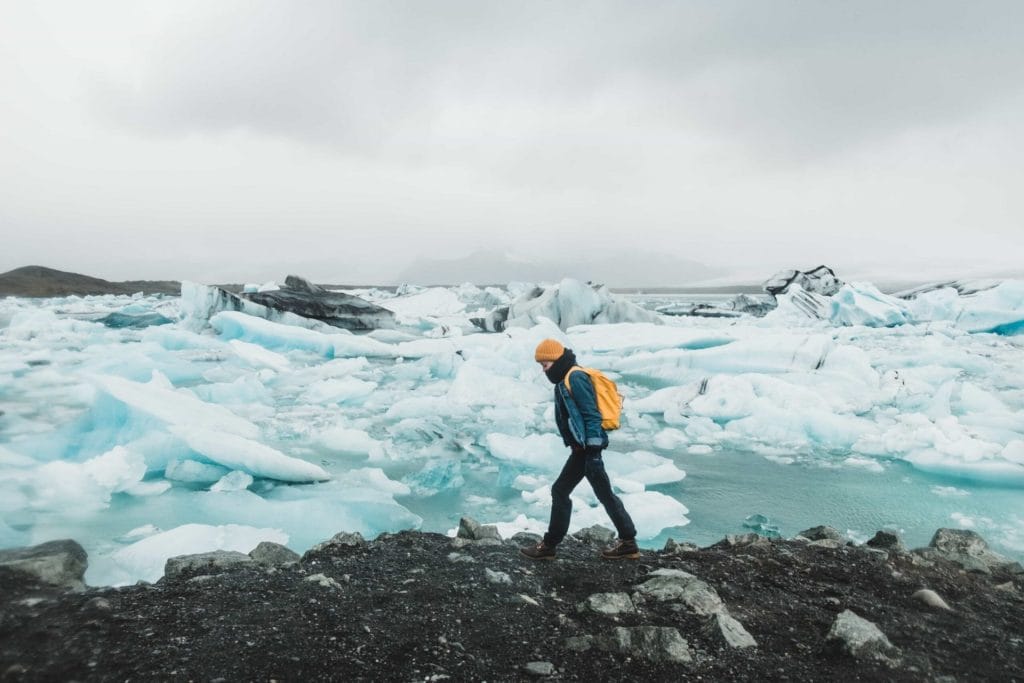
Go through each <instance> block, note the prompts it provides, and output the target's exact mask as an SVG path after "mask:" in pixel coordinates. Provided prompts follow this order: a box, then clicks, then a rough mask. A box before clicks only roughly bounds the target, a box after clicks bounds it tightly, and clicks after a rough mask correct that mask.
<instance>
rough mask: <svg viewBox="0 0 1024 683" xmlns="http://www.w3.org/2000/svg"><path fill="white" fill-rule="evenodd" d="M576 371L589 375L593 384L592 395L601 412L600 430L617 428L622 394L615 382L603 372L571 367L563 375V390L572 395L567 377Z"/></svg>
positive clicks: (608, 430)
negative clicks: (594, 396) (595, 397)
mask: <svg viewBox="0 0 1024 683" xmlns="http://www.w3.org/2000/svg"><path fill="white" fill-rule="evenodd" d="M577 370H582V371H583V372H585V373H587V374H588V375H590V381H591V382H593V384H594V394H595V395H596V396H597V409H598V410H599V411H600V412H601V429H603V430H605V431H606V432H610V431H611V430H613V429H618V428H619V417H620V416H621V415H622V394H620V393H619V388H618V387H617V386H616V385H615V382H613V381H612V380H610V379H609V378H608V377H607V376H606V375H605V374H604V373H603V372H601V371H600V370H597V369H595V368H584V367H581V366H579V365H576V366H573V367H572V368H570V369H569V372H567V373H565V388H566V389H568V390H569V393H570V394H571V393H572V387H571V386H569V376H570V375H572V373H574V372H576V371H577Z"/></svg>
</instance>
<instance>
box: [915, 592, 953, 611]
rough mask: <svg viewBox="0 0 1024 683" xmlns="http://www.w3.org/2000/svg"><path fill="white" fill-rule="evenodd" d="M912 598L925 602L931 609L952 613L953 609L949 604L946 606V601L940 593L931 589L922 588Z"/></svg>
mask: <svg viewBox="0 0 1024 683" xmlns="http://www.w3.org/2000/svg"><path fill="white" fill-rule="evenodd" d="M911 597H912V598H914V599H915V600H918V601H920V602H923V603H924V604H926V605H928V606H929V607H934V608H936V609H944V610H948V611H952V608H951V607H950V606H949V605H948V604H946V601H945V600H943V599H942V597H941V596H940V595H939V594H938V593H936V592H935V591H933V590H931V589H930V588H922V589H921V590H919V591H917V592H916V593H914V594H913V595H912V596H911Z"/></svg>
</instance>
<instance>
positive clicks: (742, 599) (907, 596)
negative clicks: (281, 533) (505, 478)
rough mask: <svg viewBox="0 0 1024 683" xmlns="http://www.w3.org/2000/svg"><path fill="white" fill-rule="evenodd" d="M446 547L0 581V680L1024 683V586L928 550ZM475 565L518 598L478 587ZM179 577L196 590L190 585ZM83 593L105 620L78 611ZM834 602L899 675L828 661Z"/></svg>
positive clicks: (833, 648) (332, 550)
mask: <svg viewBox="0 0 1024 683" xmlns="http://www.w3.org/2000/svg"><path fill="white" fill-rule="evenodd" d="M451 541H452V539H451V538H449V537H447V536H445V535H443V534H434V533H420V532H412V531H405V532H397V533H393V534H382V535H381V536H379V537H377V538H376V539H375V540H374V541H372V542H371V543H370V544H369V545H368V546H366V547H355V548H354V547H352V546H346V545H329V544H328V545H326V546H325V547H324V548H323V550H322V551H320V552H319V553H317V554H316V556H315V557H313V558H311V560H310V561H309V562H308V563H306V564H303V565H301V566H299V567H294V568H292V569H290V570H283V571H273V568H270V570H268V568H266V567H264V566H262V565H259V564H257V563H256V562H250V563H248V564H244V565H239V566H238V567H237V568H235V569H233V570H232V571H229V572H219V573H213V572H211V571H209V570H207V569H202V570H199V571H197V572H195V573H194V574H188V573H186V574H183V575H182V577H181V579H178V580H164V581H161V582H160V583H159V584H157V585H138V586H123V587H119V588H116V589H108V590H95V589H92V590H90V591H89V592H88V593H86V594H85V595H81V594H77V593H69V592H66V591H63V590H61V589H59V588H57V587H53V586H47V585H44V584H40V583H39V582H37V581H34V580H28V579H24V578H21V576H22V575H15V574H14V573H13V572H11V571H9V570H3V571H0V677H2V674H3V673H4V672H5V671H8V670H11V671H12V672H13V673H11V674H9V677H13V678H15V679H16V680H17V679H28V680H40V681H50V680H83V681H84V680H111V681H113V680H128V679H131V680H178V679H181V680H204V681H208V680H215V679H218V678H221V679H226V680H269V679H277V680H282V679H285V680H292V679H294V680H321V679H323V678H325V676H326V677H328V678H331V679H332V680H333V679H337V680H353V681H355V680H388V681H392V680H394V681H413V680H417V681H422V680H426V679H434V680H446V679H445V678H444V677H445V676H448V677H450V680H489V681H496V680H506V679H508V680H513V679H526V678H528V674H527V673H526V671H525V669H524V666H525V665H526V664H527V663H529V662H541V661H543V662H549V663H551V664H552V666H553V667H554V674H553V675H554V676H555V677H561V678H564V679H566V680H579V681H583V680H595V681H600V680H607V679H609V678H621V677H623V676H627V677H629V678H635V679H637V680H644V681H648V680H649V681H663V680H703V681H762V680H786V681H794V682H803V681H822V680H828V681H832V680H841V681H845V680H862V681H878V680H893V679H898V680H908V681H909V680H913V681H917V680H929V681H930V680H933V679H936V678H937V677H938V676H939V675H940V674H941V675H944V676H951V677H953V678H955V679H956V680H961V681H968V680H970V681H973V680H980V681H989V680H991V681H996V680H998V681H1003V680H1021V681H1024V660H1022V658H1021V650H1020V647H1019V643H1018V642H1017V640H1016V639H1017V638H1018V634H1020V633H1024V610H1022V609H1021V606H1022V604H1024V602H1022V596H1021V587H1022V584H1021V582H1020V580H1019V579H1011V578H1010V577H1008V576H1006V575H1005V574H1001V573H999V572H997V571H996V569H993V576H992V577H990V576H988V575H984V574H977V573H965V572H963V571H962V570H961V568H960V566H959V565H954V564H951V563H950V562H949V561H947V560H944V559H943V558H942V557H941V556H940V555H939V553H938V551H937V550H935V549H934V548H929V549H927V551H928V552H927V553H926V555H928V556H929V557H931V556H932V555H930V554H934V558H935V561H934V562H932V563H930V564H928V565H915V564H913V560H914V558H917V559H919V560H922V561H924V560H923V559H922V557H921V556H920V555H918V554H916V553H914V554H907V555H899V556H893V557H890V558H889V559H888V561H887V562H885V563H882V564H879V563H878V562H876V561H875V560H874V558H873V557H871V556H869V554H868V552H864V551H862V550H859V549H853V548H851V549H849V550H848V551H845V550H844V549H840V550H839V551H825V550H824V549H822V548H815V547H811V546H809V545H808V544H807V543H797V542H794V541H788V540H778V541H774V542H773V544H772V551H771V552H753V551H751V550H750V549H749V548H747V547H744V546H737V547H732V546H727V545H723V546H719V547H713V548H704V549H700V550H697V551H695V552H692V553H686V554H683V555H676V554H671V553H645V554H644V558H643V559H642V560H641V561H638V562H602V561H600V560H598V559H596V558H595V552H594V549H593V548H592V547H590V546H589V545H586V544H583V543H578V542H576V541H575V540H573V541H572V542H567V543H564V544H563V545H561V546H559V553H558V560H557V561H554V562H541V563H537V562H532V561H529V560H527V559H525V558H523V557H521V556H520V555H519V553H518V551H517V549H516V548H515V546H512V545H499V546H492V545H484V544H479V543H476V542H470V543H469V544H467V545H466V546H465V547H464V548H463V549H461V550H460V551H459V555H460V556H461V557H463V558H465V559H466V560H468V561H465V562H463V561H459V562H450V561H449V560H448V553H450V552H451V550H452V548H451ZM878 553H881V551H878ZM928 562H931V561H930V560H929V561H928ZM485 568H486V569H485ZM684 569H685V570H686V571H685V572H682V570H684ZM487 570H490V572H492V573H493V574H495V575H499V574H505V575H508V576H509V577H510V578H511V579H512V581H513V586H514V587H510V586H508V585H505V584H501V583H497V584H496V583H491V582H490V581H488V580H487V576H488V571H487ZM304 572H308V574H311V575H312V576H307V574H306V573H304ZM190 576H192V577H197V576H199V577H202V578H201V579H200V580H199V581H197V582H195V583H193V582H191V581H189V580H184V579H186V578H187V577H190ZM671 576H675V577H676V578H678V579H680V580H679V581H678V582H677V586H676V587H675V588H674V589H672V588H668V587H666V586H663V587H662V588H665V593H666V595H665V596H664V597H666V599H664V600H662V599H657V598H659V597H660V596H658V595H657V591H655V590H653V588H654V587H655V586H654V585H652V586H649V587H647V588H651V589H652V590H650V591H648V590H647V588H644V589H642V590H641V589H640V587H641V586H642V585H643V584H644V583H646V582H647V581H651V580H654V579H660V578H667V577H671ZM698 577H699V578H698ZM698 581H699V582H702V583H704V584H705V585H706V586H708V587H712V586H713V587H714V589H715V593H713V594H712V593H710V592H708V593H706V594H705V598H708V596H711V597H710V598H709V599H710V600H713V599H714V597H713V596H714V595H717V594H718V593H720V594H721V596H720V601H719V602H721V600H722V599H724V602H727V603H728V607H729V611H728V612H727V611H726V610H725V609H724V603H723V604H722V609H718V610H712V611H711V614H698V613H696V612H695V611H693V610H691V608H690V607H689V606H688V605H686V604H685V603H684V602H683V600H684V599H685V598H687V597H692V595H691V594H690V593H688V591H689V590H693V589H695V588H699V587H700V585H699V584H697V583H695V582H698ZM925 586H927V587H929V588H933V589H934V590H936V591H938V592H940V593H941V594H942V596H943V597H944V598H946V599H947V600H949V604H950V605H952V606H953V607H954V608H955V609H956V612H955V613H951V612H945V611H938V610H936V611H935V612H931V611H930V608H929V607H927V606H925V605H924V604H923V603H921V602H918V601H917V599H914V598H912V597H911V594H912V593H914V592H915V591H916V590H917V589H919V588H923V587H925ZM669 591H674V592H669ZM622 592H626V593H629V594H630V597H631V599H632V598H634V593H635V597H636V598H637V600H638V602H639V601H640V600H642V604H639V605H635V606H636V607H637V612H635V613H630V612H622V613H618V614H604V613H601V612H600V611H593V610H591V609H584V610H582V611H579V610H578V609H577V606H578V605H580V604H581V603H586V602H587V601H588V599H589V598H591V597H592V596H594V595H597V594H600V593H622ZM645 592H646V593H649V594H650V595H648V596H645V595H644V593H645ZM698 593H699V591H695V593H694V595H696V594H698ZM95 598H102V599H103V600H106V601H108V602H109V603H110V605H111V606H112V610H111V611H109V612H108V611H104V610H103V609H102V608H99V609H96V608H97V607H98V606H99V605H101V604H102V603H100V602H99V601H97V602H95V603H93V604H92V606H91V607H90V606H87V605H89V602H90V601H91V600H93V599H95ZM705 602H706V601H705ZM705 606H706V605H705ZM712 607H714V605H713V604H712ZM846 607H849V608H851V609H853V610H856V611H857V612H859V613H861V614H866V613H864V612H862V610H864V609H867V610H871V611H870V614H871V617H870V618H871V620H872V621H873V622H874V623H875V626H876V628H877V630H878V631H880V632H882V633H884V634H887V635H888V636H890V637H891V638H892V641H891V643H892V644H894V645H898V646H899V648H900V651H901V654H900V655H899V666H900V668H899V669H896V670H893V669H891V666H892V662H893V661H894V660H893V659H892V657H893V653H892V652H891V651H888V650H886V649H884V647H883V649H882V657H878V658H876V657H874V656H871V655H866V656H864V657H863V658H854V657H852V656H850V655H849V654H839V653H841V652H845V651H846V650H844V645H841V644H840V641H839V640H834V641H830V645H829V646H828V647H825V646H824V645H825V642H824V639H825V636H826V633H827V632H828V631H829V627H830V625H832V624H833V622H834V621H835V620H836V616H837V613H838V612H840V611H842V610H843V609H844V608H846ZM702 611H704V612H707V611H709V610H708V609H704V610H702ZM729 617H732V618H734V619H735V620H737V621H739V622H742V624H741V625H742V626H743V627H744V628H745V630H747V629H749V634H750V635H754V636H756V640H757V647H756V648H755V647H744V648H742V649H735V648H734V646H735V645H742V644H743V643H742V641H739V640H734V641H733V644H730V643H729V640H728V638H729V636H730V633H732V635H737V633H736V632H733V631H734V630H733V629H731V628H730V626H732V620H731V619H730V618H729ZM614 627H625V628H631V627H641V628H643V627H647V628H651V627H654V628H656V627H672V628H674V629H678V633H677V634H674V635H665V636H660V635H656V634H650V635H648V636H644V635H642V634H643V631H633V632H627V634H622V633H618V632H615V631H614ZM837 636H838V634H837ZM680 637H682V638H685V641H686V651H688V652H690V653H691V656H690V661H688V662H681V661H675V660H673V659H672V658H666V655H665V651H664V650H662V651H660V652H658V651H657V650H655V652H654V653H652V652H651V651H649V650H648V648H647V647H646V644H648V643H649V641H658V640H659V639H660V640H661V641H663V642H662V644H664V643H665V642H670V641H671V642H674V643H675V644H676V645H679V644H680V642H681V641H680V640H679V638H680ZM740 637H741V636H740ZM883 646H884V642H883ZM852 651H855V652H860V650H857V649H856V648H854V649H853V650H852ZM140 653H144V654H145V656H140ZM678 659H685V657H679V658H678ZM16 665H22V666H24V670H22V669H17V668H15V669H11V667H15V666H16ZM19 672H20V673H19ZM324 672H329V674H325V673H324Z"/></svg>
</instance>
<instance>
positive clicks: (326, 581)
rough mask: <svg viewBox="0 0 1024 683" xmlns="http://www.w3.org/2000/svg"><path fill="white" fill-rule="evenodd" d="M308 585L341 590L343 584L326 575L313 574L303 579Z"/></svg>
mask: <svg viewBox="0 0 1024 683" xmlns="http://www.w3.org/2000/svg"><path fill="white" fill-rule="evenodd" d="M303 581H305V582H306V583H315V584H316V585H318V586H321V587H323V588H335V589H337V590H341V584H340V583H338V582H337V581H335V580H334V579H333V578H331V577H330V576H327V575H326V574H311V575H309V576H307V577H306V578H305V579H303Z"/></svg>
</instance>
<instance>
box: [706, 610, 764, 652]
mask: <svg viewBox="0 0 1024 683" xmlns="http://www.w3.org/2000/svg"><path fill="white" fill-rule="evenodd" d="M703 633H704V635H706V636H709V637H710V638H712V639H713V640H717V641H719V642H721V643H722V644H724V645H726V646H728V647H731V648H735V649H743V648H748V647H757V641H756V640H754V637H753V636H752V635H750V634H749V633H748V632H747V629H745V628H743V624H741V623H740V622H738V621H737V620H736V619H734V618H733V617H731V616H729V614H728V613H727V612H725V611H722V612H716V613H714V614H712V615H711V616H710V617H708V620H707V621H706V622H704V627H703Z"/></svg>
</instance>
